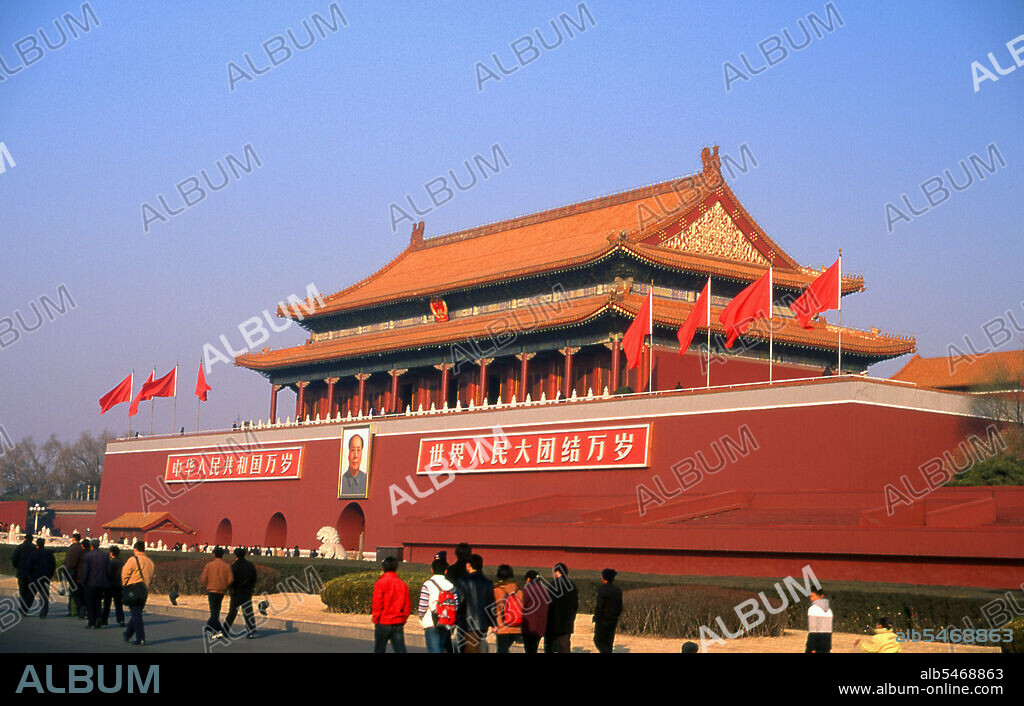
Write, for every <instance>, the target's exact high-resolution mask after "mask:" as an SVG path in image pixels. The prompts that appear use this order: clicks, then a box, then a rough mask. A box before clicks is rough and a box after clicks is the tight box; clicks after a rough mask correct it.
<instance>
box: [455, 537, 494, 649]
mask: <svg viewBox="0 0 1024 706" xmlns="http://www.w3.org/2000/svg"><path fill="white" fill-rule="evenodd" d="M465 567H466V575H465V576H463V577H462V578H460V579H458V580H457V581H456V582H455V590H456V591H457V592H458V594H459V598H458V601H457V603H458V612H457V613H456V619H455V624H456V625H457V626H458V628H459V637H458V642H459V652H460V653H466V654H472V653H479V652H487V631H488V629H489V628H490V627H491V616H492V615H493V614H494V609H493V605H494V583H493V582H492V581H491V580H490V579H489V578H487V577H486V576H484V574H483V568H484V559H483V557H482V556H480V555H479V554H471V555H470V557H469V561H467V562H466V563H465ZM449 568H450V567H449Z"/></svg>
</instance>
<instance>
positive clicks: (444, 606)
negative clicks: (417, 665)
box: [372, 543, 622, 654]
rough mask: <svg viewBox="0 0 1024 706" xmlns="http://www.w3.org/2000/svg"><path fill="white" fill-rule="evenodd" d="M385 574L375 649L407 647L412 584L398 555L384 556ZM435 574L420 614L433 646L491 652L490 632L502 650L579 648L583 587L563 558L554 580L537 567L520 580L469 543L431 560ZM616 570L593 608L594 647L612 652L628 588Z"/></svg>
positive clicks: (378, 587)
mask: <svg viewBox="0 0 1024 706" xmlns="http://www.w3.org/2000/svg"><path fill="white" fill-rule="evenodd" d="M382 568H383V573H382V574H381V576H380V578H379V579H378V580H377V583H376V584H375V585H374V589H373V610H372V619H373V624H374V647H373V649H374V652H378V653H381V652H386V651H387V646H388V645H389V644H390V645H391V649H392V651H393V652H405V651H406V646H405V624H406V621H407V620H408V619H409V616H410V615H411V614H412V606H411V605H410V600H409V595H410V594H409V586H408V585H407V584H406V583H405V581H403V580H402V579H401V578H399V576H398V573H397V570H398V560H397V559H396V558H394V557H387V558H385V559H384V561H383V564H382ZM430 569H431V574H432V575H431V576H430V578H428V579H427V580H426V581H425V582H424V583H423V585H422V587H421V588H420V593H419V604H418V606H417V610H416V615H417V617H418V618H419V622H420V626H421V627H422V629H423V636H424V639H425V641H426V645H427V651H428V652H449V653H480V652H487V651H488V643H487V638H488V635H490V634H493V635H494V636H495V643H496V649H497V652H498V653H507V652H509V651H510V648H511V647H512V645H513V644H515V643H521V644H522V645H523V650H524V651H525V652H527V653H530V654H536V653H537V652H538V651H539V650H540V642H541V639H543V640H544V648H543V649H544V652H545V653H568V652H570V651H571V650H572V635H573V633H574V632H575V625H576V615H577V613H578V612H579V589H578V588H577V587H576V584H575V583H574V582H573V581H572V579H570V578H569V568H568V567H567V566H566V565H565V564H564V563H561V562H560V563H558V564H555V565H554V567H552V570H551V580H550V581H548V580H546V579H544V578H542V577H541V575H540V573H539V572H538V571H536V570H532V569H531V570H529V571H527V572H526V573H525V574H523V580H522V583H521V584H520V583H519V582H518V581H516V577H515V572H514V570H513V569H512V567H511V566H509V565H508V564H501V565H500V566H498V568H497V570H496V572H495V578H496V581H492V580H491V579H489V578H487V577H486V576H485V575H484V573H483V569H484V560H483V557H481V556H480V555H479V554H475V553H473V550H472V547H470V545H468V544H466V543H462V544H459V545H458V546H457V547H456V548H455V561H454V562H452V563H451V564H449V563H448V554H447V552H446V551H442V552H439V553H438V554H437V555H436V556H435V557H434V559H433V562H432V563H431V567H430ZM615 576H616V571H615V570H614V569H604V570H603V571H602V572H601V579H602V583H601V586H600V587H599V588H598V590H597V602H596V604H595V608H594V616H593V621H594V646H595V647H596V648H597V650H598V651H599V652H611V651H612V649H613V647H614V643H615V630H616V628H617V626H618V621H619V616H620V615H621V614H622V591H621V589H619V587H618V586H616V585H615V583H614V582H615Z"/></svg>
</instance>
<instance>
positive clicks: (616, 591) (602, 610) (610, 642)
mask: <svg viewBox="0 0 1024 706" xmlns="http://www.w3.org/2000/svg"><path fill="white" fill-rule="evenodd" d="M616 574H617V572H616V571H615V569H604V570H602V571H601V581H602V583H601V586H600V587H599V588H598V589H597V603H596V604H595V605H594V646H595V647H596V648H597V651H598V652H601V653H602V654H603V653H605V652H611V651H612V648H613V647H614V644H615V628H616V627H617V626H618V624H619V616H620V615H622V589H621V588H619V587H618V586H616V585H615V584H614V583H613V582H614V581H615V576H616Z"/></svg>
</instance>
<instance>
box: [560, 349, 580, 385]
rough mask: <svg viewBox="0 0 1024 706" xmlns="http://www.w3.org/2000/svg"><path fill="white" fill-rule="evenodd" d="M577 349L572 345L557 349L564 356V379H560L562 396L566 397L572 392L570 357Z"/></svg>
mask: <svg viewBox="0 0 1024 706" xmlns="http://www.w3.org/2000/svg"><path fill="white" fill-rule="evenodd" d="M578 351H579V348H578V347H572V346H566V347H565V348H562V349H561V350H560V351H559V352H560V353H561V354H562V355H564V356H565V379H564V380H563V381H562V397H568V396H569V395H570V394H572V389H573V384H572V359H573V356H574V355H576V353H577V352H578Z"/></svg>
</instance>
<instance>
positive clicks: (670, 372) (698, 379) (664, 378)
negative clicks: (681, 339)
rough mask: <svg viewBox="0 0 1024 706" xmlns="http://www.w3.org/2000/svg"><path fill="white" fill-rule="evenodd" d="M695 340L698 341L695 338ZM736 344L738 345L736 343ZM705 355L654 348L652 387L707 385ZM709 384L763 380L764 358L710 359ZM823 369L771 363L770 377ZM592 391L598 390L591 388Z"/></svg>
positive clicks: (793, 377) (816, 374)
mask: <svg viewBox="0 0 1024 706" xmlns="http://www.w3.org/2000/svg"><path fill="white" fill-rule="evenodd" d="M695 340H697V342H698V343H699V342H700V339H699V337H698V339H695ZM737 345H739V344H738V343H737ZM706 360H707V358H706V356H705V355H703V354H699V353H696V352H693V351H690V352H687V353H686V354H685V355H679V351H678V350H676V351H663V350H656V351H655V352H654V386H655V388H657V389H660V390H672V389H674V388H675V386H676V384H677V383H678V384H679V385H680V386H681V387H682V388H683V389H688V388H691V387H704V386H705V385H706V384H707V372H706V371H707V368H708V364H707V362H706ZM710 367H711V384H712V385H741V384H745V383H754V382H767V381H768V361H767V360H763V361H761V360H744V359H742V358H731V357H730V358H716V357H715V356H712V358H711V366H710ZM822 371H823V368H820V367H814V366H810V365H791V364H788V363H775V364H774V365H773V366H772V378H773V379H774V380H796V379H800V378H813V377H820V376H821V373H822ZM595 392H599V391H598V390H595Z"/></svg>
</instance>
